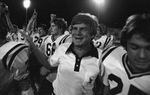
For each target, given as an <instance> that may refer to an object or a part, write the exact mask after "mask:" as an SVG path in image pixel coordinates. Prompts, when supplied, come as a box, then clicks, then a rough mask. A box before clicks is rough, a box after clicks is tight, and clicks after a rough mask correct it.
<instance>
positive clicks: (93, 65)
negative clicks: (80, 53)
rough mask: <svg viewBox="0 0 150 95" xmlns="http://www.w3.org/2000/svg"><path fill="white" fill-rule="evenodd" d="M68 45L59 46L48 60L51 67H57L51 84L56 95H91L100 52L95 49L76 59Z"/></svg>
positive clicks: (97, 71) (70, 46)
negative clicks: (55, 76)
mask: <svg viewBox="0 0 150 95" xmlns="http://www.w3.org/2000/svg"><path fill="white" fill-rule="evenodd" d="M72 49H73V47H72V44H71V45H70V43H65V44H61V45H60V46H59V47H58V48H57V49H56V51H55V53H54V54H53V55H52V56H51V58H50V59H49V61H50V64H51V66H53V67H56V66H58V65H59V66H58V72H57V78H56V79H55V80H54V82H53V87H54V93H55V94H56V95H93V91H92V89H93V86H94V81H95V79H96V77H97V75H98V73H99V64H100V62H99V57H100V56H101V50H100V49H97V48H95V47H94V46H93V47H92V49H91V50H90V51H89V52H88V53H87V54H85V55H86V56H84V57H82V58H78V57H77V55H76V54H75V53H73V51H72Z"/></svg>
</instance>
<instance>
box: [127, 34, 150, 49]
mask: <svg viewBox="0 0 150 95" xmlns="http://www.w3.org/2000/svg"><path fill="white" fill-rule="evenodd" d="M128 43H129V44H133V45H137V46H145V47H147V46H150V42H148V41H146V40H145V39H144V38H143V37H141V35H140V34H134V35H133V36H132V37H131V38H130V39H129V40H128Z"/></svg>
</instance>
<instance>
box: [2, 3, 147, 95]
mask: <svg viewBox="0 0 150 95" xmlns="http://www.w3.org/2000/svg"><path fill="white" fill-rule="evenodd" d="M9 15H10V14H9V10H8V6H7V5H6V4H4V3H2V2H1V3H0V46H1V47H0V71H1V74H0V95H150V90H149V87H150V80H149V79H150V76H149V75H150V58H149V55H150V39H149V36H150V15H149V14H135V15H131V16H130V17H129V18H128V19H127V21H126V24H125V26H124V27H123V29H122V30H121V31H120V45H115V44H114V42H113V41H114V39H113V35H108V34H105V35H104V34H103V35H102V29H101V27H100V25H99V23H98V22H99V21H98V19H97V17H96V16H95V15H92V14H90V13H78V14H77V15H75V16H74V17H73V18H72V21H71V24H70V25H67V21H65V19H64V18H58V17H56V15H55V14H51V15H50V18H51V21H50V27H49V29H47V25H45V24H37V23H38V22H37V16H38V13H37V12H36V10H34V12H33V15H32V17H31V18H30V20H29V21H28V23H27V24H26V25H24V27H23V28H22V29H19V28H18V27H17V25H15V24H13V23H12V22H11V19H10V17H9Z"/></svg>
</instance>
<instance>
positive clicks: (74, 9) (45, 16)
mask: <svg viewBox="0 0 150 95" xmlns="http://www.w3.org/2000/svg"><path fill="white" fill-rule="evenodd" d="M0 1H1V2H4V3H6V4H7V5H8V7H9V11H10V19H11V21H12V23H14V24H16V25H18V26H19V27H20V28H21V27H22V25H23V24H24V23H25V21H26V17H25V14H26V10H25V8H24V7H23V0H0ZM34 9H36V11H37V13H38V18H37V22H38V23H44V24H46V25H48V26H49V21H50V14H51V13H54V14H56V15H57V17H60V18H61V17H62V18H64V19H65V20H66V21H67V22H68V24H70V22H71V19H72V17H73V16H74V15H76V14H77V13H79V12H89V13H91V14H93V15H96V16H98V14H99V22H100V23H104V24H105V25H107V26H109V27H114V28H122V26H123V25H124V23H125V20H126V19H127V17H128V16H130V15H132V14H137V13H143V12H144V13H150V0H105V6H104V8H103V9H102V8H101V6H100V7H99V8H98V6H97V5H96V4H95V3H94V2H93V0H31V6H30V7H29V8H28V15H27V17H28V19H29V18H30V17H31V16H32V13H33V11H34Z"/></svg>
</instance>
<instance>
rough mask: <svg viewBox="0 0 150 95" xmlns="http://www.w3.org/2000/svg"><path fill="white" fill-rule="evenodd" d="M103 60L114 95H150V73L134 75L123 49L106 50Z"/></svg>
mask: <svg viewBox="0 0 150 95" xmlns="http://www.w3.org/2000/svg"><path fill="white" fill-rule="evenodd" d="M102 60H103V64H104V66H105V70H106V72H107V76H105V79H107V78H108V82H109V85H110V89H111V93H112V95H150V72H145V73H134V72H133V71H132V70H131V68H130V67H129V64H128V57H127V53H126V51H125V50H124V49H123V48H122V47H117V48H115V47H112V48H109V49H107V50H105V51H104V52H103V56H102ZM105 81H106V80H105Z"/></svg>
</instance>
